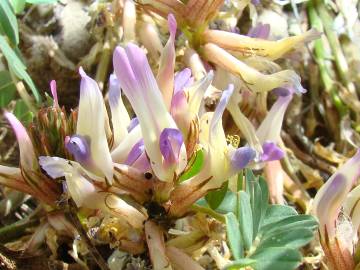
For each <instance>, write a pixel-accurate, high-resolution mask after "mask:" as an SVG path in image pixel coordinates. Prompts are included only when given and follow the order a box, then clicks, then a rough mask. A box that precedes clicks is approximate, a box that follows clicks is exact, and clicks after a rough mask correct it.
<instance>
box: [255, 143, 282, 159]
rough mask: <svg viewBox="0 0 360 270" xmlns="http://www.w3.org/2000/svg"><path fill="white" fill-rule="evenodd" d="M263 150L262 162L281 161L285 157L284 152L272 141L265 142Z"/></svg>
mask: <svg viewBox="0 0 360 270" xmlns="http://www.w3.org/2000/svg"><path fill="white" fill-rule="evenodd" d="M262 148H263V151H264V152H263V153H262V154H261V157H260V159H261V161H262V162H266V161H274V160H279V159H282V158H283V157H284V155H285V153H284V151H283V150H281V148H279V147H278V146H277V145H276V144H275V143H274V142H271V141H266V142H264V144H263V145H262Z"/></svg>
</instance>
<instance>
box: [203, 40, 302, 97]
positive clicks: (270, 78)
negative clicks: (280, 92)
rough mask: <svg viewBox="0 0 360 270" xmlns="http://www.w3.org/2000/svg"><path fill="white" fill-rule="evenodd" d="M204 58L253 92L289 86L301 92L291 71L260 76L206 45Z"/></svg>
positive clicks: (260, 74)
mask: <svg viewBox="0 0 360 270" xmlns="http://www.w3.org/2000/svg"><path fill="white" fill-rule="evenodd" d="M204 56H205V57H206V58H207V59H208V60H209V61H210V62H212V63H214V64H216V65H219V66H220V67H222V68H224V69H226V70H228V71H230V72H232V73H235V74H237V75H238V76H239V77H240V78H241V80H242V82H243V84H244V86H245V87H246V88H247V89H249V90H251V91H253V92H268V91H270V90H272V89H274V88H276V87H283V86H291V87H294V88H295V89H296V92H300V93H301V92H303V91H304V90H303V87H302V86H301V83H300V82H301V79H300V77H299V75H297V74H296V73H295V72H294V71H293V70H282V71H279V72H276V73H273V74H262V73H260V72H259V71H258V70H256V69H254V68H252V67H250V66H248V65H246V64H245V63H244V62H242V61H240V60H238V59H237V58H236V57H234V56H233V55H231V54H230V53H228V52H227V51H225V50H224V49H222V48H220V47H218V46H217V45H215V44H211V43H208V44H206V45H205V46H204Z"/></svg>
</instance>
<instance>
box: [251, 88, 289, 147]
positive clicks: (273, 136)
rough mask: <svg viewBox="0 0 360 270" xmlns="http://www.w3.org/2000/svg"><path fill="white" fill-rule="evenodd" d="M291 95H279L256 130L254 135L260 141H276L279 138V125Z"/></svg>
mask: <svg viewBox="0 0 360 270" xmlns="http://www.w3.org/2000/svg"><path fill="white" fill-rule="evenodd" d="M292 97H293V95H292V94H290V95H286V96H279V97H278V99H277V100H276V102H275V103H274V105H273V106H272V107H271V109H270V111H269V112H268V114H267V115H266V117H265V119H264V120H263V121H262V122H261V124H260V126H259V127H258V129H257V130H256V136H257V137H258V139H259V141H260V143H262V144H263V143H265V141H272V142H274V143H277V142H278V141H279V139H280V132H281V126H282V123H283V120H284V115H285V112H286V109H287V107H288V105H289V103H290V101H291V99H292Z"/></svg>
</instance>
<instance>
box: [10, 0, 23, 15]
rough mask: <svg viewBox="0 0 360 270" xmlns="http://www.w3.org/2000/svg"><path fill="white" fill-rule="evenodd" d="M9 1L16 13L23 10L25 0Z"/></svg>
mask: <svg viewBox="0 0 360 270" xmlns="http://www.w3.org/2000/svg"><path fill="white" fill-rule="evenodd" d="M10 2H11V5H12V6H13V8H14V10H15V13H16V14H20V13H21V12H23V11H24V9H25V2H26V1H25V0H10Z"/></svg>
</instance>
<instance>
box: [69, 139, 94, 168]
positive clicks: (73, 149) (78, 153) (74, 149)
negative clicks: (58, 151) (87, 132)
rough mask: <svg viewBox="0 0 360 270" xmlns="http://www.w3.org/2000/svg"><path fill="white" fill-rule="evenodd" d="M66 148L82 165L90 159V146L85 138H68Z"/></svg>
mask: <svg viewBox="0 0 360 270" xmlns="http://www.w3.org/2000/svg"><path fill="white" fill-rule="evenodd" d="M65 147H66V149H67V150H68V151H69V152H70V153H71V154H72V155H73V156H74V158H75V160H76V161H78V162H80V163H82V162H85V161H86V160H88V159H89V158H90V146H89V143H88V141H87V140H86V138H85V137H84V136H81V135H73V136H71V137H69V136H66V137H65Z"/></svg>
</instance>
